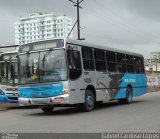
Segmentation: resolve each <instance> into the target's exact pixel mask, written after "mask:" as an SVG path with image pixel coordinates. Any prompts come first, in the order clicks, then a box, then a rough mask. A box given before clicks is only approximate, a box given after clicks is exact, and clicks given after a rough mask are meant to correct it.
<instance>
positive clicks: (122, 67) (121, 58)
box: [117, 53, 126, 73]
mask: <svg viewBox="0 0 160 139" xmlns="http://www.w3.org/2000/svg"><path fill="white" fill-rule="evenodd" d="M117 68H118V72H120V73H124V72H126V57H125V54H122V53H117Z"/></svg>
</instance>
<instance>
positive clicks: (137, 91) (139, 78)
mask: <svg viewBox="0 0 160 139" xmlns="http://www.w3.org/2000/svg"><path fill="white" fill-rule="evenodd" d="M120 82H121V83H120V86H119V87H120V88H121V87H122V88H121V89H120V90H119V92H118V93H117V95H116V96H115V99H120V98H125V97H126V88H123V87H127V85H128V84H130V85H131V86H132V88H133V96H141V95H143V94H145V93H146V92H147V79H146V76H145V74H130V73H126V74H124V76H123V77H122V79H121V80H120ZM138 86H141V87H138ZM134 87H135V88H134Z"/></svg>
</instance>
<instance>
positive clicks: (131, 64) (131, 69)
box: [126, 55, 135, 73]
mask: <svg viewBox="0 0 160 139" xmlns="http://www.w3.org/2000/svg"><path fill="white" fill-rule="evenodd" d="M126 62H127V71H128V72H129V73H135V66H134V62H135V61H134V57H133V56H131V55H126Z"/></svg>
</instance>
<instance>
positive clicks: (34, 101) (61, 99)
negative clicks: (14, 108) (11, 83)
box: [18, 94, 69, 106]
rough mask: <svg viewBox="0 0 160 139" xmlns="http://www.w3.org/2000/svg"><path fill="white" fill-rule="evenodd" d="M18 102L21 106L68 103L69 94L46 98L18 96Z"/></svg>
mask: <svg viewBox="0 0 160 139" xmlns="http://www.w3.org/2000/svg"><path fill="white" fill-rule="evenodd" d="M18 103H19V104H20V105H23V106H30V105H54V104H69V95H68V94H65V95H60V96H56V97H48V98H22V97H19V98H18Z"/></svg>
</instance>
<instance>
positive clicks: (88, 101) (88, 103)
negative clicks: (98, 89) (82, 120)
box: [83, 90, 95, 112]
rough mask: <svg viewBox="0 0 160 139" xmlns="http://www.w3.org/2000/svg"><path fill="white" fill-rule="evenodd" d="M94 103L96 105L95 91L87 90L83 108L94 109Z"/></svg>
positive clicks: (86, 109) (85, 109)
mask: <svg viewBox="0 0 160 139" xmlns="http://www.w3.org/2000/svg"><path fill="white" fill-rule="evenodd" d="M94 105H95V97H94V94H93V91H91V90H86V93H85V102H84V104H83V110H84V111H86V112H89V111H92V110H93V109H94Z"/></svg>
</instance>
